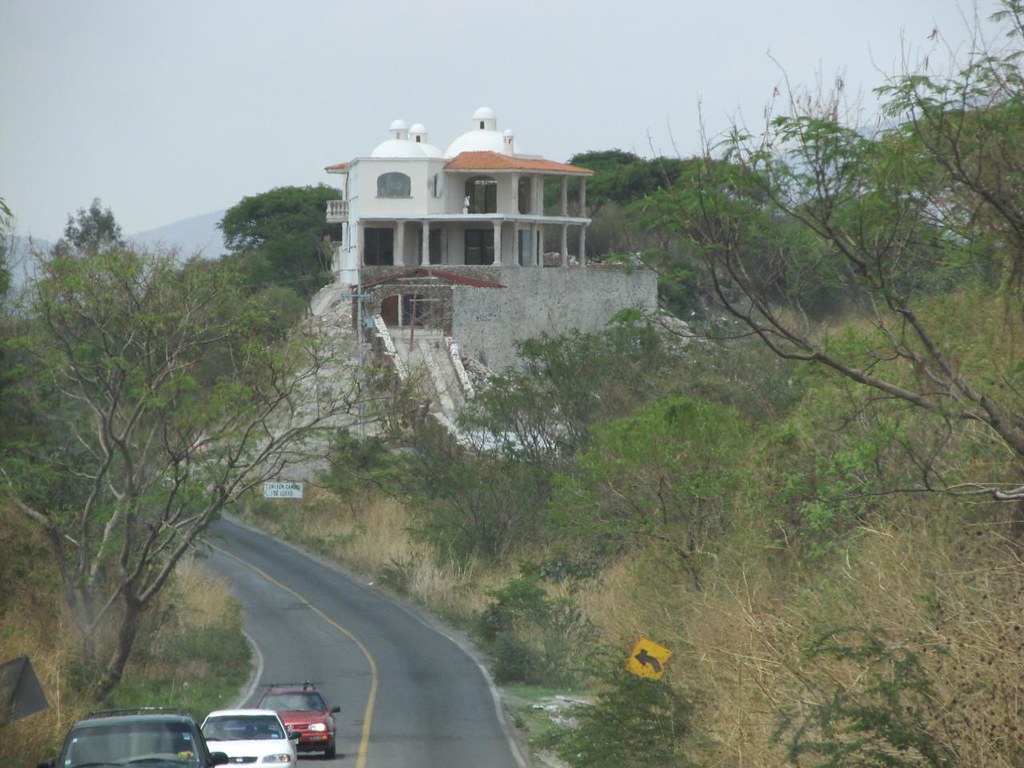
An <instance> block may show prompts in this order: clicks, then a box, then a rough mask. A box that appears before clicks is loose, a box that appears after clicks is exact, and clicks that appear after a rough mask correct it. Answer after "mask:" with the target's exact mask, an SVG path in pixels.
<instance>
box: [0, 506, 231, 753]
mask: <svg viewBox="0 0 1024 768" xmlns="http://www.w3.org/2000/svg"><path fill="white" fill-rule="evenodd" d="M2 511H3V514H0V547H2V548H3V550H4V551H5V552H6V553H7V555H6V556H5V557H4V558H2V559H0V663H2V662H4V661H7V660H10V659H15V658H18V657H20V656H23V655H27V656H28V657H29V659H30V661H31V663H32V667H33V669H34V671H35V674H36V676H37V677H38V679H39V683H40V685H41V687H42V689H43V692H44V694H45V696H46V698H47V701H48V704H49V707H48V708H47V709H45V710H43V711H42V712H39V713H36V714H33V715H30V716H28V717H26V718H24V719H22V720H18V721H15V722H13V723H10V724H8V725H6V726H3V727H0V755H2V756H3V757H2V759H0V764H2V765H4V766H35V765H36V764H37V763H38V762H39V761H41V760H44V759H47V758H49V757H53V756H55V755H56V754H57V751H58V750H59V747H60V743H61V741H62V739H63V737H64V734H65V733H66V732H67V729H68V728H69V727H70V726H71V724H72V723H74V722H75V721H76V720H78V719H80V718H81V717H82V716H83V715H84V714H85V713H86V712H88V711H91V710H94V709H102V708H106V707H114V706H172V707H175V708H180V709H183V710H185V711H188V712H191V713H192V714H193V715H194V716H196V717H201V716H203V715H204V714H205V713H206V711H208V710H209V709H212V708H214V707H217V706H224V705H226V704H228V703H230V702H231V701H233V700H234V698H235V697H236V696H237V694H238V692H239V691H240V690H241V688H242V686H243V684H244V682H245V679H246V677H247V676H248V674H249V669H250V659H249V655H250V652H249V648H248V646H247V645H246V641H245V638H244V636H243V635H242V632H241V610H240V607H239V605H238V604H237V602H236V601H235V600H234V599H233V598H231V596H230V593H229V588H228V585H227V583H226V582H225V581H224V580H223V579H221V578H220V577H218V576H216V575H215V574H212V573H210V572H209V571H207V570H205V569H203V568H202V566H201V565H199V564H197V563H195V562H191V561H190V562H186V563H183V564H182V566H181V567H180V568H179V569H178V571H177V572H176V574H175V576H174V579H173V580H172V582H171V584H170V585H169V586H168V587H167V588H166V591H165V593H164V594H163V595H162V596H161V598H160V600H159V603H158V605H156V606H154V608H153V609H152V610H151V611H150V613H149V614H148V615H147V616H146V619H145V624H144V628H143V631H142V632H141V633H140V640H139V643H138V652H137V653H136V655H135V657H134V658H133V660H132V662H131V664H130V665H129V666H128V668H127V669H126V671H125V677H124V679H123V681H122V684H121V686H120V687H119V688H118V689H117V691H116V693H115V695H114V698H113V699H112V700H111V701H108V702H99V701H93V700H89V699H88V698H86V697H85V696H84V694H83V693H82V692H80V691H79V690H77V688H76V686H75V684H74V678H75V669H76V668H77V666H78V665H79V662H80V658H81V657H80V648H81V646H80V637H79V634H78V631H77V628H76V627H75V625H74V622H73V621H71V620H70V618H69V617H68V615H67V614H66V612H65V608H64V603H63V598H62V592H61V587H60V583H59V579H58V578H57V576H56V574H55V573H54V572H53V570H52V569H50V568H48V567H46V564H47V563H49V562H50V560H49V554H48V552H47V550H46V548H45V546H44V544H43V541H42V539H41V537H40V534H39V532H38V530H37V529H36V528H34V527H33V526H31V525H29V524H28V523H27V522H26V521H25V520H23V519H22V518H20V517H19V516H18V515H17V514H16V513H15V512H14V511H13V510H10V509H5V510H2Z"/></svg>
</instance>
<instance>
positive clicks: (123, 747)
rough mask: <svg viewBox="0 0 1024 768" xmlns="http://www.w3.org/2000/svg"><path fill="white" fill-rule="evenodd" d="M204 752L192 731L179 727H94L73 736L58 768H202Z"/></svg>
mask: <svg viewBox="0 0 1024 768" xmlns="http://www.w3.org/2000/svg"><path fill="white" fill-rule="evenodd" d="M200 750H201V747H200V746H198V745H197V744H196V743H195V742H194V740H193V739H192V733H191V731H189V730H188V729H187V728H184V727H182V726H181V725H178V724H176V723H139V722H133V723H118V724H110V725H90V726H88V727H86V728H79V729H77V730H75V731H73V732H72V733H71V735H70V738H69V739H68V743H67V746H66V748H65V751H64V754H63V755H62V758H61V760H60V762H59V763H58V765H59V766H61V768H83V767H84V766H110V765H118V766H121V765H133V764H138V765H143V764H145V765H149V766H156V767H157V768H160V767H161V766H198V765H200V764H201V763H200V757H201V755H200V754H199V752H200Z"/></svg>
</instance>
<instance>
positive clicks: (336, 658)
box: [210, 520, 526, 768]
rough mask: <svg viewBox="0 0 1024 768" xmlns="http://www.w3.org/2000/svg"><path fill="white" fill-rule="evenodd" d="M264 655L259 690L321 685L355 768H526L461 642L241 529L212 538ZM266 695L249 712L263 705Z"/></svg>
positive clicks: (216, 532)
mask: <svg viewBox="0 0 1024 768" xmlns="http://www.w3.org/2000/svg"><path fill="white" fill-rule="evenodd" d="M211 533H212V536H211V538H210V541H211V543H212V544H213V545H214V547H215V550H214V554H213V557H212V558H211V565H212V566H213V568H214V569H216V570H217V571H218V572H220V573H222V574H224V575H225V576H226V577H228V578H229V579H230V580H231V583H232V586H233V591H234V593H235V595H236V596H237V597H238V599H239V600H241V602H242V604H243V606H244V607H245V611H246V631H247V632H248V633H249V635H250V636H251V638H252V639H253V641H254V642H255V644H256V646H257V649H258V651H259V654H258V655H259V657H260V663H261V667H260V668H259V669H258V670H257V678H258V679H257V680H255V683H257V684H267V683H286V682H295V681H303V680H312V681H316V682H318V683H319V684H320V685H321V687H322V688H323V689H324V692H325V693H326V695H327V697H328V698H329V699H330V700H331V702H332V703H334V704H338V705H340V706H341V713H340V714H339V715H335V718H336V720H337V724H338V737H339V741H338V754H337V757H336V758H335V759H334V760H332V761H327V760H323V759H321V757H320V756H319V755H315V756H314V755H309V756H305V757H300V761H299V762H300V764H303V763H304V764H306V766H307V768H309V766H312V765H323V766H325V767H326V766H338V767H341V766H344V767H345V768H350V767H351V768H523V767H524V766H525V765H526V762H525V759H524V757H523V755H522V751H521V750H520V749H519V748H518V746H517V745H516V744H515V742H514V741H513V740H511V739H510V733H511V728H510V726H508V724H507V722H506V720H505V718H504V717H503V716H502V715H501V708H500V706H499V705H498V703H497V700H496V698H495V696H494V693H493V689H492V687H491V686H490V685H489V682H488V680H487V678H486V676H485V675H484V673H483V672H482V670H481V668H480V666H479V665H478V664H477V663H476V661H474V659H473V658H472V657H471V656H470V654H469V653H468V652H467V651H466V650H464V649H463V648H462V647H461V646H460V645H459V644H458V643H457V642H456V641H455V640H454V639H453V638H452V637H450V636H447V635H445V634H443V633H442V632H441V631H439V630H438V629H437V628H435V627H434V626H432V624H431V622H430V621H429V620H428V619H426V618H425V617H422V616H420V615H419V614H418V613H417V612H415V611H414V610H412V609H409V608H406V607H404V606H401V605H399V604H397V603H395V602H394V601H391V600H389V599H387V598H386V597H385V596H384V595H382V594H381V593H380V592H378V591H377V590H376V589H374V588H373V587H371V586H368V585H366V584H364V583H362V582H360V581H358V580H356V579H353V578H352V577H350V576H348V575H346V574H343V573H341V572H340V571H339V570H337V569H334V568H331V567H329V566H325V564H324V563H322V562H321V561H318V560H316V559H314V558H312V557H310V556H308V555H306V554H304V553H302V552H301V551H299V550H298V549H296V548H294V547H291V546H288V545H286V544H282V543H280V542H278V541H276V540H274V539H272V538H270V537H268V536H265V535H263V534H261V533H258V532H256V531H253V530H251V529H249V528H246V527H245V526H242V525H239V524H237V523H234V522H231V521H226V520H225V521H221V522H220V523H218V524H217V525H216V526H215V527H214V528H213V529H212V531H211ZM257 693H258V691H255V692H253V693H252V695H248V692H247V695H246V699H245V701H243V702H242V706H253V705H254V704H255V700H256V696H257Z"/></svg>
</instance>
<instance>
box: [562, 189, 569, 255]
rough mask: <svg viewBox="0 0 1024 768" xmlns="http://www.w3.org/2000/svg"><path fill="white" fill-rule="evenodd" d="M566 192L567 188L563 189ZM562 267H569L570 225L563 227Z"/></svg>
mask: <svg viewBox="0 0 1024 768" xmlns="http://www.w3.org/2000/svg"><path fill="white" fill-rule="evenodd" d="M562 189H563V190H564V189H565V187H562ZM562 266H563V267H567V266H569V225H568V224H563V225H562Z"/></svg>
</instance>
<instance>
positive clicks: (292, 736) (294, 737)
mask: <svg viewBox="0 0 1024 768" xmlns="http://www.w3.org/2000/svg"><path fill="white" fill-rule="evenodd" d="M301 738H302V734H301V733H299V732H298V731H288V741H298V740H299V739H301Z"/></svg>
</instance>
